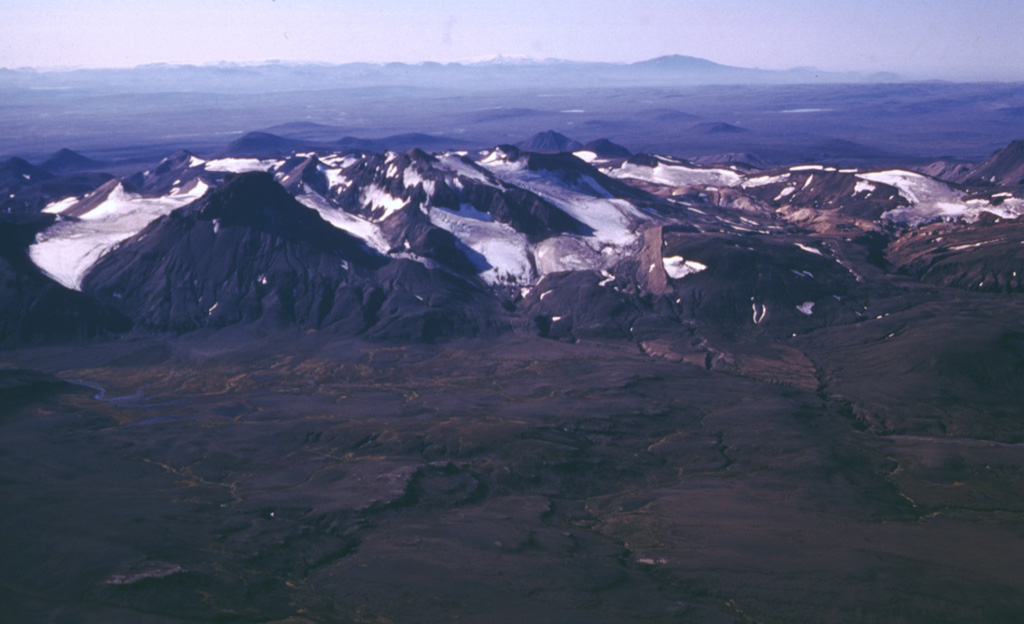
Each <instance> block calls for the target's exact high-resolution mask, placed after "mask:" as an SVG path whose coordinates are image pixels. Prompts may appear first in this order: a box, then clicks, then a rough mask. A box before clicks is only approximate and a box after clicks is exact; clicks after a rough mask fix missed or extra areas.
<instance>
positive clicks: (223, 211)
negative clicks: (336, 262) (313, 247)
mask: <svg viewBox="0 0 1024 624" xmlns="http://www.w3.org/2000/svg"><path fill="white" fill-rule="evenodd" d="M179 213H180V214H181V215H182V216H190V217H194V218H195V219H198V220H200V221H214V220H216V221H217V224H218V225H217V227H218V228H225V227H249V228H253V229H257V230H260V231H265V232H269V233H273V234H275V235H277V236H280V237H282V238H292V239H310V240H313V241H322V242H325V243H327V244H330V242H331V241H333V239H334V238H336V236H335V235H336V234H344V233H343V232H341V231H339V230H337V229H336V228H334V227H333V226H331V225H330V224H328V223H327V222H326V221H324V220H323V219H322V218H321V217H320V215H319V214H317V212H316V211H315V210H312V209H310V208H307V207H305V206H303V205H302V204H300V203H299V202H297V201H296V200H295V198H293V197H292V196H291V195H289V194H288V191H286V190H285V189H284V187H283V186H281V185H280V184H278V183H277V182H276V181H275V180H274V177H273V176H272V175H270V174H269V173H265V172H262V171H253V172H248V173H239V174H234V175H231V176H229V177H228V178H227V180H225V182H224V184H222V185H221V186H220V187H219V188H217V189H215V190H213V191H210V192H209V193H207V194H206V196H204V197H203V198H201V199H199V200H197V201H195V202H193V203H192V204H190V205H188V206H186V207H185V208H182V209H181V210H178V211H176V212H175V213H172V216H173V215H174V214H179ZM346 236H347V235H346Z"/></svg>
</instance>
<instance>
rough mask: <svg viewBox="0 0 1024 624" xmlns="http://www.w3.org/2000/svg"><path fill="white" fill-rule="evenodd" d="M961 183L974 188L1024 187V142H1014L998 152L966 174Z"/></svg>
mask: <svg viewBox="0 0 1024 624" xmlns="http://www.w3.org/2000/svg"><path fill="white" fill-rule="evenodd" d="M961 181H962V182H963V183H964V184H968V185H972V186H1022V185H1024V141H1022V140H1017V141H1013V142H1012V143H1010V144H1009V145H1007V146H1006V147H1004V148H1002V149H1000V150H997V151H996V152H995V153H994V154H992V156H990V157H989V158H988V159H987V160H986V161H985V162H983V163H981V164H980V165H978V166H977V167H975V168H974V169H972V170H971V171H970V172H968V173H966V174H964V176H963V178H962V180H961Z"/></svg>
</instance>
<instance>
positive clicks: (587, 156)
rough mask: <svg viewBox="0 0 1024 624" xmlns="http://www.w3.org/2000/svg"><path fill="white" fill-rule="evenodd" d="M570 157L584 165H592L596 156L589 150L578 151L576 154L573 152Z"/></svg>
mask: <svg viewBox="0 0 1024 624" xmlns="http://www.w3.org/2000/svg"><path fill="white" fill-rule="evenodd" d="M572 155H573V156H575V157H576V158H579V159H580V160H582V161H583V162H585V163H592V162H594V161H595V160H597V154H595V153H594V152H591V151H589V150H580V151H578V152H573V153H572Z"/></svg>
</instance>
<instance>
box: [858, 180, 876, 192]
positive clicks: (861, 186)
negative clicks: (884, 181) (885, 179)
mask: <svg viewBox="0 0 1024 624" xmlns="http://www.w3.org/2000/svg"><path fill="white" fill-rule="evenodd" d="M876 188H878V187H876V186H875V185H874V184H872V183H870V182H868V181H867V180H857V184H855V185H854V187H853V194H854V195H860V194H861V193H874V192H875V189H876Z"/></svg>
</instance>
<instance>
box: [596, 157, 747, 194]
mask: <svg viewBox="0 0 1024 624" xmlns="http://www.w3.org/2000/svg"><path fill="white" fill-rule="evenodd" d="M604 173H606V174H607V175H609V176H611V177H613V178H618V179H626V180H641V181H643V182H652V183H654V184H661V185H663V186H718V187H721V186H738V185H739V184H740V183H741V182H743V176H742V175H740V174H739V173H736V172H735V171H732V170H731V169H705V168H700V167H689V166H687V165H684V164H683V163H680V162H676V161H668V160H662V159H659V162H658V164H657V165H656V166H654V167H648V166H646V165H636V164H633V163H629V162H625V163H622V165H621V166H619V167H617V168H612V169H608V170H606V171H605V172H604Z"/></svg>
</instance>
